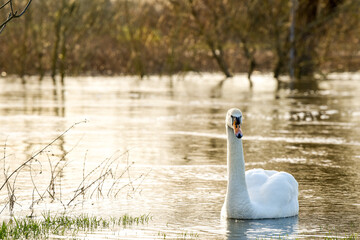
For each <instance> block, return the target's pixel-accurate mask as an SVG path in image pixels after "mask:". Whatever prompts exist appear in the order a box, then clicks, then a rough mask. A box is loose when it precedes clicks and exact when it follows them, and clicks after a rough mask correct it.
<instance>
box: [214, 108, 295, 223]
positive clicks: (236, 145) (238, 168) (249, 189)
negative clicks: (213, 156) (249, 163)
mask: <svg viewBox="0 0 360 240" xmlns="http://www.w3.org/2000/svg"><path fill="white" fill-rule="evenodd" d="M241 123H242V113H241V111H240V110H238V109H230V110H229V111H228V114H227V117H226V132H227V164H228V165H227V167H228V185H227V192H226V197H225V202H224V205H223V208H222V211H221V215H222V217H226V218H236V219H263V218H282V217H291V216H296V215H297V214H298V212H299V202H298V183H297V181H296V180H295V178H294V177H293V176H292V175H291V174H289V173H286V172H277V171H269V170H263V169H252V170H248V171H246V172H245V161H244V153H243V146H242V140H241V137H242V133H241V130H240V125H241Z"/></svg>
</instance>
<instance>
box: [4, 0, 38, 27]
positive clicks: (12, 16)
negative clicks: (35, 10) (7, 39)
mask: <svg viewBox="0 0 360 240" xmlns="http://www.w3.org/2000/svg"><path fill="white" fill-rule="evenodd" d="M31 1H32V0H29V1H28V2H27V4H26V5H25V7H24V8H23V9H22V11H21V12H20V13H18V11H17V10H14V3H13V0H8V1H6V2H5V3H4V4H3V5H1V6H0V10H1V9H5V7H9V8H10V12H9V15H8V17H7V18H6V20H4V21H3V22H2V23H1V25H0V33H1V32H2V31H3V30H4V28H5V27H6V24H7V23H9V22H10V21H11V20H13V19H15V18H19V17H21V16H22V15H23V14H24V13H25V12H26V10H27V9H28V8H29V6H30V4H31Z"/></svg>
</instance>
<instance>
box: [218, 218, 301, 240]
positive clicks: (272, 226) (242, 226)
mask: <svg viewBox="0 0 360 240" xmlns="http://www.w3.org/2000/svg"><path fill="white" fill-rule="evenodd" d="M223 224H226V236H227V239H228V240H230V239H259V238H266V239H267V238H277V237H279V236H283V237H286V236H288V237H292V236H293V235H294V234H295V232H296V229H297V224H298V217H290V218H279V219H263V220H235V219H226V220H223Z"/></svg>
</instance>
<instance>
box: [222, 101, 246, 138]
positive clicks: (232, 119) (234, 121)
mask: <svg viewBox="0 0 360 240" xmlns="http://www.w3.org/2000/svg"><path fill="white" fill-rule="evenodd" d="M242 120H243V117H242V113H241V111H240V110H239V109H237V108H232V109H230V110H229V111H228V112H227V114H226V125H227V126H228V127H229V128H231V129H233V130H234V134H235V136H236V137H237V138H242V136H243V133H242V131H241V128H240V127H241V124H242Z"/></svg>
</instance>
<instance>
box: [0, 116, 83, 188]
mask: <svg viewBox="0 0 360 240" xmlns="http://www.w3.org/2000/svg"><path fill="white" fill-rule="evenodd" d="M84 122H86V120H84V121H81V122H77V123H74V124H73V125H72V126H71V127H69V128H68V129H67V130H66V131H65V132H63V133H62V134H60V135H59V136H57V137H56V138H55V139H54V140H52V141H51V142H50V143H49V144H47V145H46V146H45V147H43V148H42V149H41V150H40V151H38V152H37V153H35V154H34V155H33V156H31V157H30V158H29V159H28V160H26V161H25V162H24V163H23V164H21V165H20V166H19V167H18V168H16V169H15V170H14V171H13V172H12V173H11V174H10V175H9V176H7V177H6V179H5V182H4V183H3V184H2V185H1V187H0V191H1V190H2V189H3V188H4V186H5V185H6V184H7V182H8V181H9V180H10V178H11V177H12V176H13V175H14V174H15V173H17V172H18V171H19V170H21V169H22V168H23V167H24V166H26V164H28V163H29V162H31V161H32V160H34V159H35V158H36V157H37V156H38V155H39V154H41V153H42V152H44V151H45V150H46V149H47V148H48V147H50V146H51V145H52V144H53V143H54V142H56V141H57V140H58V139H60V138H61V137H63V136H64V135H65V134H66V133H67V132H69V131H70V130H71V129H73V128H74V127H75V126H76V125H78V124H80V123H84Z"/></svg>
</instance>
